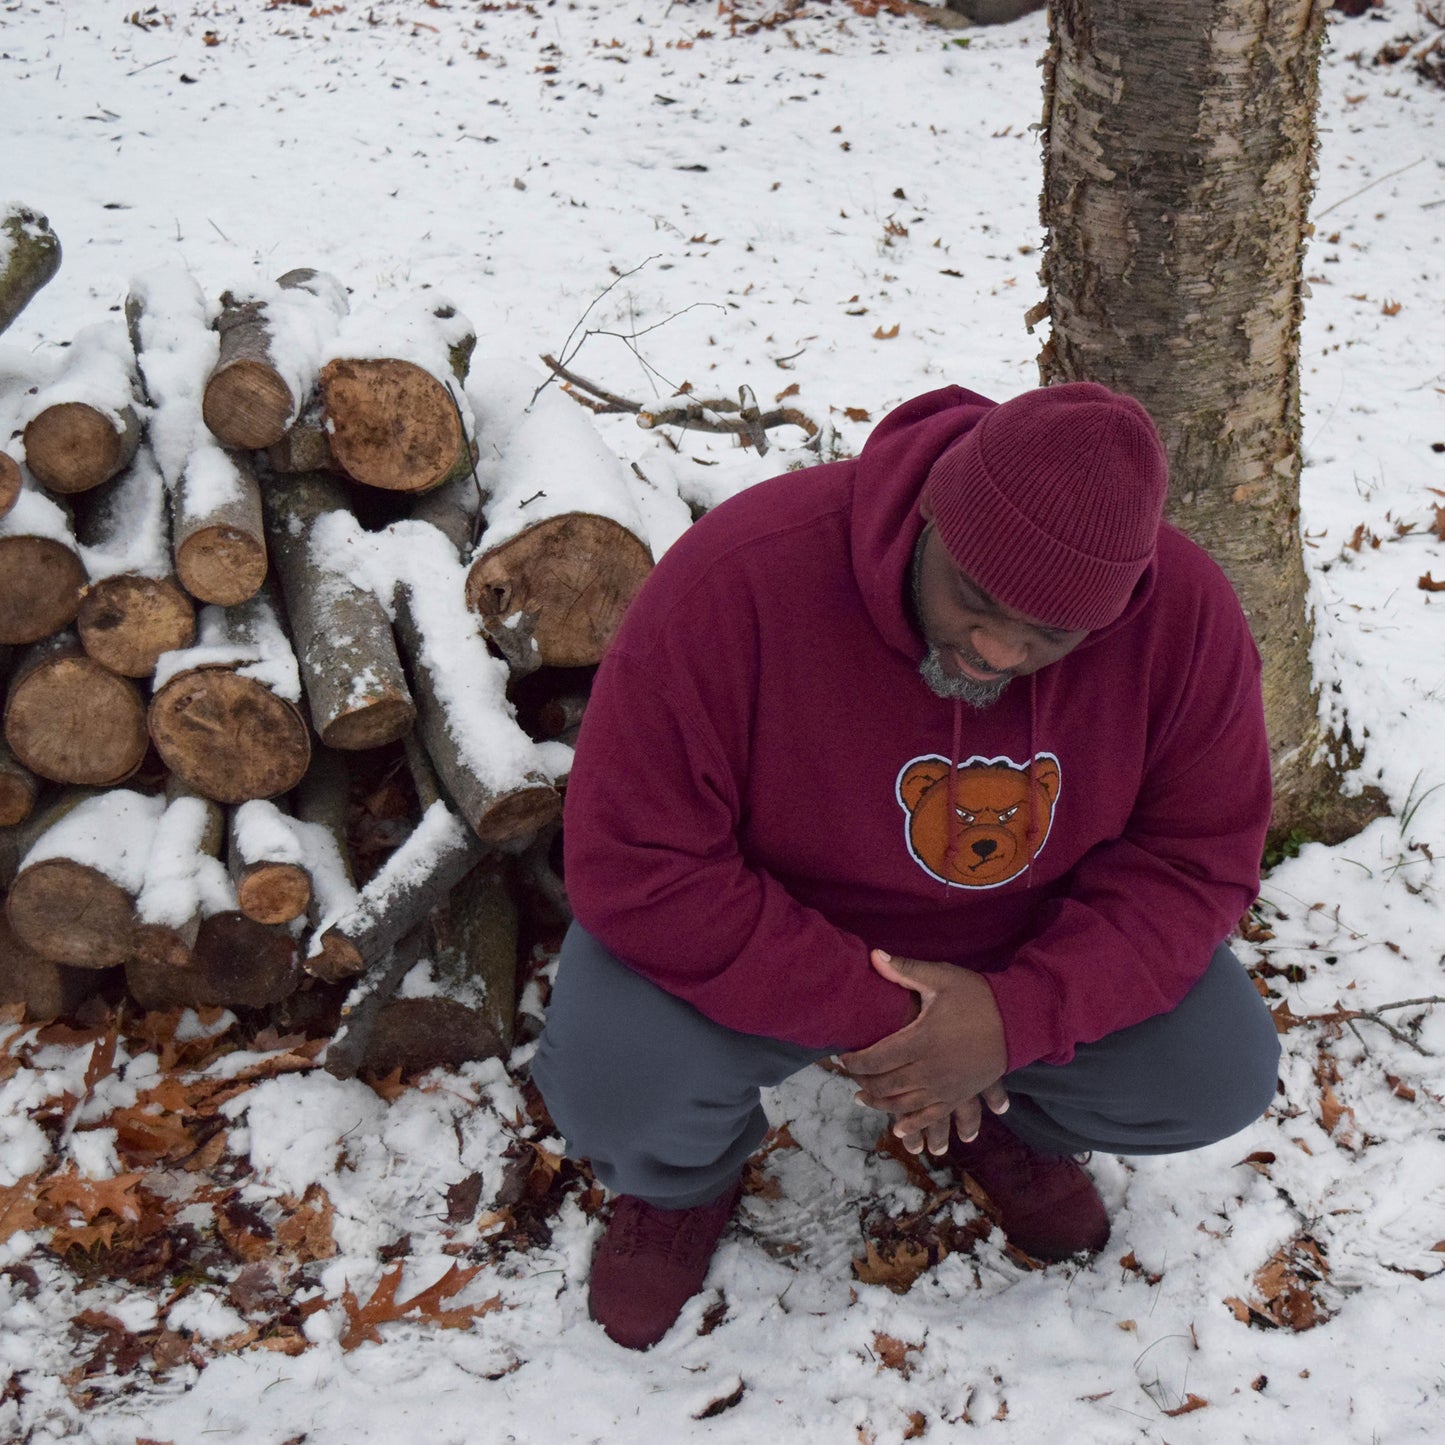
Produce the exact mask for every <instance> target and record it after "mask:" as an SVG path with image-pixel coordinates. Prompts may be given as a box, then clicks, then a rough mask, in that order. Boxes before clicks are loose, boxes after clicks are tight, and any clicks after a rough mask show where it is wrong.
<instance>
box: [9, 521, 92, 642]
mask: <svg viewBox="0 0 1445 1445" xmlns="http://www.w3.org/2000/svg"><path fill="white" fill-rule="evenodd" d="M84 586H85V567H84V566H83V564H82V563H81V560H80V558H79V557H78V556H76V554H75V553H74V552H73V551H72V550H71V549H70V548H69V547H67V546H65V544H64V543H62V542H57V541H55V540H54V539H53V538H50V537H0V643H7V642H13V643H21V642H39V641H40V640H41V638H43V637H49V636H50V635H51V634H52V633H54V632H59V631H60V630H61V628H63V627H69V626H70V624H71V623H72V622H74V621H75V614H76V613H77V612H78V611H79V610H80V591H81V588H82V587H84Z"/></svg>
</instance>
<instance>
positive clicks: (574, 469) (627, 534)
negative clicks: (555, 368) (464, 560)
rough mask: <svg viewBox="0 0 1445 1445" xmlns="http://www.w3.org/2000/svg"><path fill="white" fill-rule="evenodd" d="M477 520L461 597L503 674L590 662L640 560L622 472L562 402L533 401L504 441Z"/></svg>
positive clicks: (637, 520)
mask: <svg viewBox="0 0 1445 1445" xmlns="http://www.w3.org/2000/svg"><path fill="white" fill-rule="evenodd" d="M486 518H487V526H486V530H485V531H484V532H483V533H482V539H481V543H480V545H479V547H478V549H477V553H476V556H475V558H474V560H473V562H472V566H471V570H470V572H469V573H468V576H467V584H466V597H467V605H468V606H469V607H470V608H471V609H472V610H473V611H474V612H475V613H476V614H477V615H478V616H479V617H480V618H481V621H482V627H483V629H484V630H485V632H486V634H487V636H488V637H489V638H491V639H492V641H493V642H494V643H495V644H496V646H497V647H498V648H499V649H500V650H501V651H502V653H503V655H504V656H506V657H507V660H508V662H509V663H511V664H513V666H514V667H515V666H516V665H517V664H518V663H519V662H520V663H523V664H524V665H525V664H526V663H527V662H528V661H529V660H531V661H534V662H535V663H536V664H537V665H542V666H549V667H579V666H587V665H590V664H592V663H595V662H598V661H600V660H601V657H602V654H603V652H604V651H605V650H606V647H607V644H608V643H609V642H610V641H611V640H612V636H613V634H614V633H615V632H616V630H617V626H618V624H619V623H620V622H621V621H622V614H623V612H624V611H625V610H626V608H627V604H628V603H629V602H631V600H632V598H633V596H634V595H635V594H636V592H637V589H638V588H639V587H640V586H641V585H642V582H643V579H644V578H645V577H646V576H647V574H648V573H649V572H650V571H651V570H652V553H651V551H650V550H649V549H648V546H647V544H646V543H645V542H644V541H643V537H644V535H645V531H644V524H643V521H642V518H641V515H640V514H639V512H638V510H637V507H636V505H635V504H634V502H633V500H632V496H631V491H630V488H629V482H628V473H627V469H626V468H625V467H624V466H623V465H622V463H621V462H620V461H619V460H618V459H617V457H616V456H615V455H613V453H612V452H611V451H609V450H608V448H607V447H606V445H605V444H604V443H603V441H602V439H601V437H600V436H599V435H598V434H597V430H596V428H595V427H594V426H593V425H592V423H591V421H590V420H589V419H588V417H587V415H586V413H584V412H583V411H582V409H581V408H580V407H578V406H577V405H576V404H575V403H574V402H572V401H570V400H568V399H567V398H566V397H565V396H562V395H561V394H559V393H556V392H544V393H543V394H542V395H541V396H540V397H538V398H537V400H536V401H535V402H534V403H533V405H532V407H531V408H530V410H529V411H528V413H527V415H526V417H525V419H524V420H522V421H521V422H520V423H519V424H517V426H516V427H515V429H514V430H513V431H512V432H511V433H510V435H509V436H508V438H507V440H506V442H505V443H504V451H503V454H502V460H501V464H500V468H499V470H498V472H497V481H496V484H495V487H494V490H493V493H492V496H491V498H490V499H489V501H488V503H487V508H486ZM519 631H520V632H521V633H522V634H523V635H524V636H526V637H527V638H528V645H527V647H526V649H525V650H522V649H519V647H518V646H517V644H516V643H515V642H514V641H513V638H514V637H515V636H516V635H517V633H518V632H519Z"/></svg>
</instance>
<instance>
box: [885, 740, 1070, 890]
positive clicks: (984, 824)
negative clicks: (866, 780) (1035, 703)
mask: <svg viewBox="0 0 1445 1445" xmlns="http://www.w3.org/2000/svg"><path fill="white" fill-rule="evenodd" d="M1058 796H1059V760H1058V759H1057V758H1056V757H1055V756H1054V755H1053V754H1052V753H1040V754H1039V755H1038V756H1037V757H1036V758H1035V759H1034V760H1033V762H1032V763H1030V764H1023V765H1020V764H1016V763H1014V762H1013V761H1012V760H1010V759H1009V758H978V757H975V758H970V759H969V760H968V761H967V762H966V763H961V764H959V766H958V767H957V768H956V769H955V768H954V767H953V766H952V765H951V764H950V763H949V762H948V760H947V759H946V758H941V757H937V756H932V757H926V758H916V759H914V761H912V762H911V763H907V764H905V766H904V768H903V770H902V772H900V773H899V775H898V802H899V804H900V805H901V806H902V808H903V810H904V812H905V813H906V814H907V825H906V826H907V838H908V849H909V852H910V853H912V855H913V857H914V859H915V861H917V862H918V863H920V864H921V865H922V866H923V867H924V868H926V869H927V870H928V872H929V873H931V874H932V875H933V876H934V877H935V878H940V879H942V880H943V881H944V882H945V883H948V884H952V885H953V886H954V887H959V888H996V887H998V886H999V885H1000V884H1002V883H1007V882H1008V881H1009V880H1010V879H1012V878H1017V877H1018V875H1019V874H1020V873H1022V872H1023V871H1024V869H1025V868H1026V867H1028V865H1029V863H1031V862H1032V861H1033V859H1034V858H1035V857H1036V856H1037V855H1038V853H1039V851H1040V849H1042V847H1043V846H1044V841H1045V840H1046V839H1047V838H1048V836H1049V828H1050V825H1051V824H1052V822H1053V817H1054V804H1055V802H1057V801H1058ZM950 814H951V815H952V823H951V824H950V821H949V820H950Z"/></svg>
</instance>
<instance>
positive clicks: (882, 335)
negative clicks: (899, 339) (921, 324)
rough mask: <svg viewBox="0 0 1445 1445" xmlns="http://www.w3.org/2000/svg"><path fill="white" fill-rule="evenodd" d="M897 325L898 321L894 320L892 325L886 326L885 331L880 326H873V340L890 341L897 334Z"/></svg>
mask: <svg viewBox="0 0 1445 1445" xmlns="http://www.w3.org/2000/svg"><path fill="white" fill-rule="evenodd" d="M898 327H899V323H898V322H896V321H895V322H894V323H893V325H892V326H890V327H889V328H888V330H887V331H885V330H884V329H883V328H882V327H881V326H875V327H874V328H873V339H874V341H892V340H893V338H894V337H895V336H897V335H898Z"/></svg>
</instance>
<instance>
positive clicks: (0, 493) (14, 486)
mask: <svg viewBox="0 0 1445 1445" xmlns="http://www.w3.org/2000/svg"><path fill="white" fill-rule="evenodd" d="M21 485H22V478H21V473H20V463H19V462H17V461H16V460H15V458H14V457H12V456H11V455H10V454H9V453H8V452H0V517H3V516H4V515H5V514H6V513H7V512H8V511H10V510H11V509H12V508H13V507H14V506H15V503H16V502H18V501H19V500H20V488H21Z"/></svg>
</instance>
